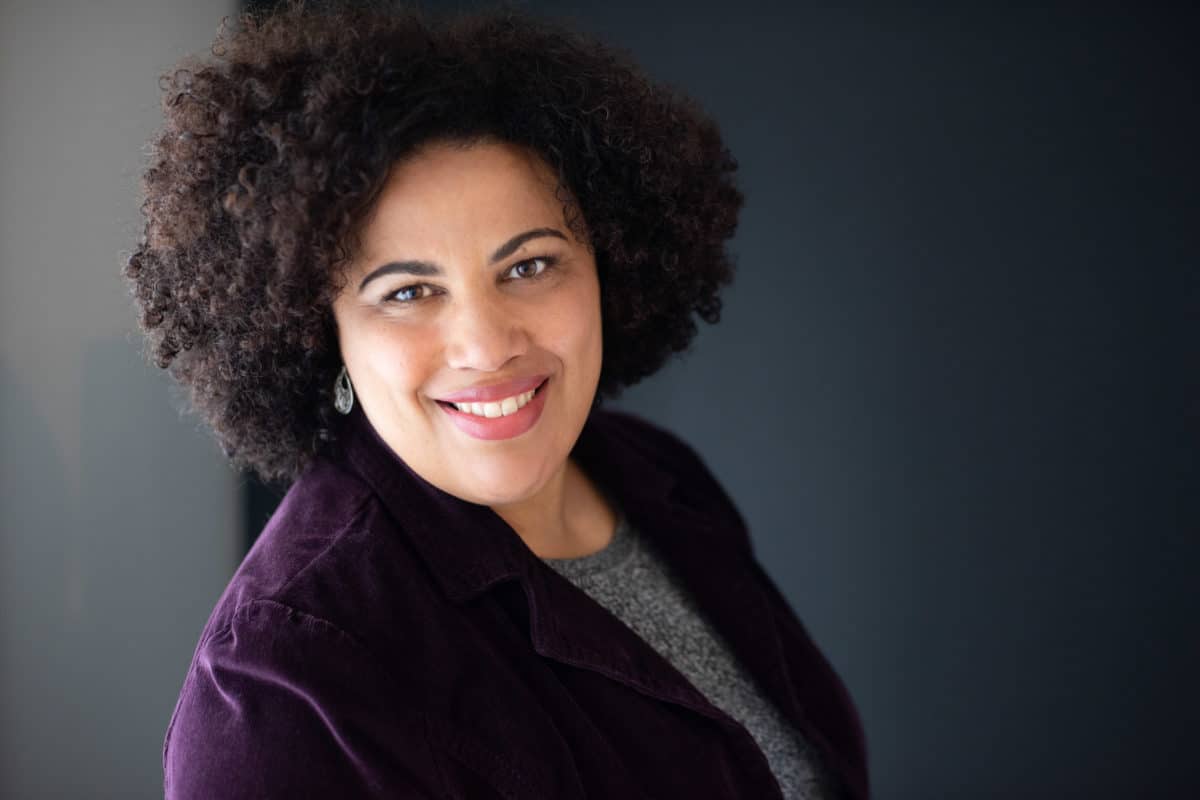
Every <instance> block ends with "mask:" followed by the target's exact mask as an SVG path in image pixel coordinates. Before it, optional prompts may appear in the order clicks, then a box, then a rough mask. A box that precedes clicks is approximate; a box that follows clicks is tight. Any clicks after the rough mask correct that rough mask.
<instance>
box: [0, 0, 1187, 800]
mask: <svg viewBox="0 0 1200 800" xmlns="http://www.w3.org/2000/svg"><path fill="white" fill-rule="evenodd" d="M426 5H427V6H428V7H430V8H437V7H439V6H438V5H437V4H434V3H426ZM527 5H528V6H529V7H531V8H534V9H537V10H540V11H542V12H545V13H552V14H559V15H566V16H568V17H569V18H571V19H573V20H574V21H575V23H576V24H578V25H579V26H580V27H583V28H585V29H588V30H591V31H593V32H595V33H598V34H600V35H602V36H604V37H606V38H608V39H609V40H611V41H613V42H614V43H616V44H618V45H621V46H624V47H627V48H629V49H630V50H632V52H633V53H634V55H635V57H636V58H637V59H638V60H639V61H641V62H642V63H643V64H644V65H645V66H646V68H647V69H648V70H649V71H650V72H651V73H652V74H654V75H655V76H657V77H659V78H661V79H663V80H668V81H671V82H674V83H675V84H677V85H679V86H681V87H682V88H684V89H685V90H686V91H688V92H690V93H692V94H694V95H695V96H696V97H698V98H699V99H700V100H701V101H702V103H703V104H704V105H705V106H706V107H707V108H708V110H709V111H710V112H711V113H712V114H713V115H714V116H715V117H716V118H717V119H718V120H719V122H720V123H721V126H722V129H723V131H724V133H725V136H726V138H727V139H728V141H729V144H730V146H731V147H732V149H733V151H734V153H735V154H736V155H737V157H738V158H739V160H740V162H741V165H742V170H741V176H742V184H743V187H744V189H745V191H746V194H747V198H748V203H747V207H746V209H745V212H744V215H743V222H742V226H741V229H740V231H739V234H738V236H737V238H736V239H735V240H734V242H733V243H732V249H733V251H734V252H735V254H736V255H737V257H738V262H739V271H738V278H737V281H736V284H735V285H734V287H733V288H732V290H731V291H730V292H729V294H728V295H727V303H726V311H725V316H724V319H723V320H722V322H721V323H720V324H719V325H718V326H715V327H712V328H707V327H704V328H702V332H701V335H700V337H699V338H698V340H697V342H696V344H695V347H694V348H693V350H692V352H691V353H690V354H689V355H688V356H687V357H686V358H682V359H679V360H677V361H675V362H674V363H673V364H672V365H671V366H670V367H669V368H668V369H666V370H665V371H664V372H663V373H661V374H660V375H657V376H655V377H654V378H652V379H651V380H649V381H647V382H646V383H645V384H644V385H642V386H640V387H637V388H636V389H634V390H633V391H631V392H630V393H629V394H628V395H627V396H626V398H625V399H624V401H623V402H622V405H624V406H625V407H627V408H630V409H632V410H634V411H637V412H639V413H642V414H644V415H645V416H647V417H649V418H651V419H653V420H655V421H657V422H659V423H661V424H663V425H666V426H667V427H669V428H671V429H672V430H674V431H676V432H677V433H679V434H680V435H681V436H683V437H684V438H685V439H687V440H688V441H690V442H691V443H693V444H694V445H695V446H696V448H697V449H698V450H699V451H700V452H701V453H702V454H703V455H704V457H705V459H706V460H707V462H708V464H709V466H710V467H711V468H712V470H713V471H714V472H715V473H716V474H717V475H718V477H719V478H720V479H721V480H722V482H723V483H724V484H725V485H726V487H727V488H728V489H729V491H730V493H731V494H732V495H733V497H734V498H735V500H736V501H737V503H738V505H739V506H740V508H741V509H742V511H743V512H744V514H745V516H746V517H747V519H748V521H749V522H750V525H751V528H752V533H753V536H754V542H755V546H756V549H757V551H758V554H759V557H760V559H761V560H762V561H763V563H764V564H765V566H766V567H767V569H768V570H769V571H770V573H771V574H772V575H773V576H774V577H775V579H776V580H777V582H778V583H779V585H780V587H781V589H782V590H783V591H784V593H785V594H786V595H787V597H788V598H789V599H790V601H791V602H792V604H793V606H794V607H795V609H796V611H797V613H798V614H799V615H800V617H801V618H802V619H803V620H804V621H805V623H806V624H807V625H808V626H809V628H810V630H811V632H812V633H813V635H814V637H815V638H816V640H817V641H818V643H819V644H820V645H821V646H822V648H823V649H824V650H825V652H826V653H827V654H828V655H829V657H830V659H831V660H832V661H833V663H834V665H835V666H836V667H837V669H838V671H839V672H840V674H841V675H842V676H843V678H844V679H845V681H846V683H847V684H848V686H849V688H850V690H851V692H852V693H853V695H854V698H855V700H856V701H857V703H858V706H859V708H860V709H861V711H862V715H863V718H864V721H865V723H866V728H867V737H868V746H869V749H870V757H871V769H872V779H873V782H874V786H875V790H876V792H875V796H876V797H878V798H884V799H885V800H890V799H892V798H928V797H955V798H958V797H961V798H978V797H991V796H996V797H1000V796H1005V797H1008V796H1018V797H1034V798H1042V797H1046V798H1050V797H1055V798H1058V797H1077V796H1078V797H1100V798H1107V797H1125V796H1134V797H1196V796H1200V788H1198V784H1200V776H1198V775H1197V772H1198V771H1200V769H1198V768H1197V766H1196V764H1197V759H1196V757H1195V755H1194V753H1195V751H1196V750H1197V746H1198V745H1200V733H1197V731H1200V698H1198V694H1200V692H1198V689H1197V685H1196V681H1197V678H1196V676H1197V675H1198V674H1200V643H1198V635H1197V634H1198V633H1200V631H1198V630H1197V628H1198V626H1197V623H1196V618H1197V611H1198V610H1200V609H1198V606H1200V597H1198V592H1197V588H1196V579H1195V577H1194V576H1195V573H1196V572H1197V568H1198V567H1200V539H1198V537H1197V533H1200V525H1198V524H1197V523H1198V522H1200V508H1198V507H1197V506H1198V505H1200V501H1198V493H1197V491H1196V488H1197V485H1198V479H1200V465H1198V464H1197V457H1196V452H1197V445H1200V415H1198V414H1197V407H1196V403H1197V399H1198V397H1200V394H1198V392H1197V390H1198V389H1200V386H1198V385H1197V383H1198V381H1197V376H1198V375H1200V371H1198V368H1200V348H1198V346H1197V337H1196V325H1195V320H1196V315H1197V312H1198V311H1200V286H1198V285H1197V283H1198V282H1197V278H1196V272H1195V268H1196V264H1197V257H1198V256H1200V247H1197V241H1196V234H1195V228H1196V225H1197V219H1198V215H1197V211H1198V210H1200V209H1198V208H1197V206H1198V205H1200V203H1198V199H1197V193H1196V190H1195V184H1196V179H1197V177H1198V172H1200V170H1198V169H1197V166H1198V165H1197V163H1196V161H1197V158H1196V154H1195V145H1194V142H1195V141H1196V140H1197V139H1200V120H1198V116H1200V115H1198V112H1197V98H1196V88H1195V84H1196V75H1197V73H1198V70H1197V63H1196V56H1195V55H1194V48H1193V47H1192V46H1190V42H1192V41H1193V40H1195V39H1197V33H1198V32H1200V31H1198V25H1197V22H1198V19H1197V14H1196V12H1193V11H1186V12H1185V11H1181V10H1177V9H1175V8H1174V6H1173V5H1172V6H1167V5H1165V4H1164V5H1163V6H1162V7H1159V8H1154V7H1147V6H1142V7H1140V8H1138V9H1136V10H1135V9H1131V8H1127V9H1121V8H1118V7H1112V6H1110V7H1106V8H1099V7H1097V6H1095V5H1084V4H1079V5H1078V6H1073V7H1072V6H1066V5H1061V4H1060V5H1057V6H1056V7H1054V8H1052V9H1048V10H1047V9H1043V10H1038V11H1032V10H1021V11H1013V10H1007V9H1006V10H1001V9H986V8H980V7H979V6H978V4H971V5H970V8H969V10H962V9H959V10H953V9H937V10H935V9H933V8H931V7H929V6H926V7H925V8H923V9H922V10H915V9H911V8H909V9H899V8H896V7H892V6H890V5H884V4H878V7H875V8H870V7H868V6H865V5H857V6H855V7H854V8H842V9H840V10H836V11H833V10H828V9H821V8H818V7H816V6H814V5H811V4H794V5H785V4H783V3H778V4H771V5H765V4H757V5H756V4H753V3H738V4H736V5H711V6H699V5H696V4H692V3H683V2H670V3H656V4H653V5H652V6H649V7H647V6H646V5H635V4H625V5H615V4H612V3H607V4H595V5H589V4H583V3H573V4H572V3H556V4H550V3H540V4H533V3H529V4H527ZM233 8H234V2H233V0H207V1H206V2H194V1H193V2H184V0H106V2H105V3H102V4H97V3H90V2H86V0H0V123H2V124H0V445H2V447H0V797H4V798H9V797H14V798H58V797H63V798H92V797H123V798H124V797H146V798H151V797H161V794H162V793H161V778H162V774H161V764H160V755H161V745H162V740H163V735H164V733H165V731H166V726H167V720H168V718H169V715H170V713H171V710H172V707H173V705H174V702H175V699H176V696H177V694H178V690H179V688H180V686H181V684H182V682H183V678H184V673H185V670H186V668H187V664H188V660H189V659H190V657H191V654H192V651H193V648H194V647H195V644H196V640H197V637H198V635H199V633H200V629H201V627H202V626H203V624H204V621H205V619H206V617H207V616H208V613H209V611H210V610H211V608H212V605H213V603H214V602H215V601H216V599H217V596H218V595H219V594H220V591H221V590H222V589H223V588H224V585H225V582H226V581H227V580H228V579H229V576H230V575H231V574H232V572H233V570H234V569H235V568H236V567H237V564H238V560H239V559H240V558H241V555H242V553H243V552H244V546H245V542H246V540H247V538H248V537H250V536H252V535H254V534H255V533H257V526H258V525H260V524H261V513H262V509H261V508H259V509H258V510H256V511H255V510H252V509H251V506H250V505H249V500H250V498H251V496H252V495H254V493H253V492H246V488H247V479H246V478H245V476H241V475H236V474H234V473H232V472H231V471H230V470H228V469H227V468H226V467H225V466H224V465H223V464H222V462H221V460H220V457H219V452H218V451H217V448H216V447H215V445H213V443H212V442H211V439H210V438H209V437H208V436H207V433H206V432H205V431H203V430H202V429H201V428H200V426H199V422H198V420H196V419H195V418H194V417H188V416H181V415H180V414H179V413H177V411H176V409H177V408H179V407H180V405H181V402H180V398H179V397H178V395H177V394H176V393H173V392H171V391H170V389H169V386H168V384H167V382H166V381H165V380H163V378H162V376H160V375H157V374H156V373H155V371H154V370H153V369H152V368H150V367H148V366H147V365H145V364H144V363H143V362H142V361H141V359H140V356H139V353H138V347H139V342H138V339H137V337H136V335H135V334H134V333H133V331H132V328H133V321H134V316H133V310H132V308H131V306H130V304H129V300H128V297H127V296H126V294H125V289H124V286H123V285H122V283H121V281H120V280H119V278H118V270H119V266H120V262H121V260H122V257H123V252H125V251H127V250H128V248H130V247H131V246H132V242H133V240H134V238H135V235H136V232H137V230H138V229H139V227H140V219H139V216H138V213H137V202H138V198H137V186H136V180H137V174H138V172H139V169H140V167H141V165H142V159H143V156H144V153H143V152H142V151H141V145H142V142H144V141H145V139H146V138H147V137H148V136H149V135H150V133H151V131H152V129H153V127H154V126H155V125H156V124H157V121H158V119H159V114H158V109H157V102H158V90H157V85H156V80H157V75H158V72H159V71H160V70H163V69H165V68H167V67H168V66H169V65H170V64H171V63H173V62H174V61H175V60H176V59H177V58H179V57H180V56H182V55H183V54H184V53H187V52H196V51H203V50H205V49H206V48H207V46H208V44H209V42H210V41H211V38H212V35H213V33H214V32H215V30H216V27H217V24H218V22H219V20H220V17H221V16H222V15H223V14H226V13H229V12H230V11H232V10H233ZM259 494H260V495H261V497H260V499H266V500H268V501H269V499H270V498H269V495H265V494H263V493H259ZM239 519H241V520H242V521H243V524H242V525H241V527H239V522H238V521H239ZM246 520H250V523H249V524H245V522H246Z"/></svg>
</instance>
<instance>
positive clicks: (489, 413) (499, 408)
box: [453, 389, 537, 419]
mask: <svg viewBox="0 0 1200 800" xmlns="http://www.w3.org/2000/svg"><path fill="white" fill-rule="evenodd" d="M535 391H537V390H536V389H534V390H531V391H528V392H526V393H525V394H517V395H513V396H512V397H506V398H504V399H503V400H500V401H499V402H496V403H453V406H454V407H455V408H457V409H458V410H459V411H463V412H465V413H467V414H474V415H475V416H477V417H488V418H489V419H494V418H495V417H507V416H508V415H509V414H515V413H516V412H517V409H520V408H523V407H524V406H525V404H526V403H528V402H529V401H530V400H532V399H533V393H534V392H535Z"/></svg>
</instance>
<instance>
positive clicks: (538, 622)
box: [163, 407, 868, 800]
mask: <svg viewBox="0 0 1200 800" xmlns="http://www.w3.org/2000/svg"><path fill="white" fill-rule="evenodd" d="M345 422H346V430H345V432H344V433H343V435H342V436H341V438H340V440H339V441H340V446H339V449H338V452H337V453H336V454H334V455H331V456H328V457H323V458H321V459H318V460H316V461H315V462H314V463H313V464H312V465H311V466H310V467H309V468H308V469H307V470H306V471H305V472H304V473H303V474H302V475H301V476H300V478H299V479H298V480H297V481H296V482H295V483H294V484H293V485H292V487H291V489H290V490H289V492H288V494H287V496H286V497H285V498H284V500H283V503H282V505H281V506H280V507H279V509H278V511H277V512H276V513H275V515H274V516H273V517H272V518H271V520H270V522H269V523H268V524H267V526H266V528H265V529H264V531H263V533H262V535H261V536H260V537H259V539H258V541H257V542H256V543H255V545H254V547H253V548H251V550H250V552H249V553H248V554H247V555H246V557H245V559H244V560H243V561H242V563H241V565H240V567H239V568H238V569H237V571H236V573H235V574H234V576H233V578H232V579H231V581H230V583H229V585H228V587H227V588H226V590H225V592H224V593H223V594H222V596H221V598H220V600H219V601H218V602H217V606H216V608H215V609H214V610H213V612H212V615H211V617H210V618H209V620H208V622H207V624H206V625H205V627H204V630H203V633H202V634H201V637H200V641H199V643H198V645H197V647H196V651H195V655H194V657H193V660H192V664H191V666H190V669H189V670H188V673H187V676H186V678H185V681H184V684H183V688H182V691H181V693H180V696H179V701H178V703H177V704H176V707H175V711H174V714H173V715H172V717H171V721H170V724H169V726H168V728H167V733H166V740H165V742H164V745H163V769H164V779H165V789H166V796H167V797H168V798H171V799H172V800H184V798H188V800H192V799H193V798H194V799H195V800H215V799H216V798H257V799H258V800H261V799H262V798H288V800H295V799H296V798H307V797H315V798H358V797H370V798H464V799H465V798H501V797H504V798H510V799H513V800H532V799H534V798H536V799H537V800H544V799H545V798H556V799H557V798H564V799H567V800H583V798H621V800H631V799H632V798H662V799H663V800H673V799H674V798H685V797H686V798H708V797H712V798H754V800H762V799H763V798H779V797H781V795H780V791H779V786H778V783H777V782H776V781H775V779H774V777H773V775H772V774H771V771H770V769H769V767H768V765H767V761H766V759H765V758H764V756H763V755H762V752H761V750H759V748H758V746H757V745H756V743H755V741H754V739H753V738H752V737H751V736H750V734H749V733H748V732H747V731H746V729H745V727H743V726H742V725H741V724H740V723H738V722H737V721H736V720H734V719H733V718H732V717H730V716H729V715H728V714H726V713H724V712H723V711H721V710H720V709H718V708H717V707H716V706H714V705H712V704H711V703H710V702H709V701H708V700H707V699H705V697H704V696H703V695H702V694H701V693H700V692H699V691H698V690H697V689H696V688H695V687H694V686H693V685H692V684H691V683H690V682H689V681H688V680H687V678H685V677H684V676H683V675H682V674H681V673H680V672H679V671H678V670H676V669H675V668H674V667H673V666H672V665H671V664H670V663H669V662H668V661H667V660H665V659H664V658H663V657H662V656H660V655H659V654H658V653H657V652H656V651H655V650H654V649H653V648H652V647H650V646H649V645H648V644H647V643H646V642H645V641H644V640H643V639H641V638H640V637H639V636H638V635H637V634H636V633H634V632H633V631H632V630H631V629H630V628H628V627H627V626H626V625H625V624H624V623H622V622H621V621H620V620H619V619H618V618H617V617H615V616H613V615H612V614H611V613H610V612H609V611H607V610H606V609H605V608H604V607H603V606H601V605H600V604H598V603H597V602H596V601H594V600H592V599H591V598H590V597H589V596H588V595H587V594H586V593H585V592H583V591H582V590H580V589H579V588H577V587H576V586H574V585H573V584H571V583H570V582H569V581H568V580H566V579H565V578H564V577H562V576H560V575H559V574H558V573H557V572H555V571H554V570H553V569H551V568H550V567H549V566H547V565H546V564H545V563H543V562H542V561H541V560H540V559H539V558H538V557H537V555H535V554H534V553H533V552H532V551H530V550H529V549H528V547H526V545H525V544H524V542H523V540H522V539H521V538H520V537H519V536H517V534H516V533H515V532H514V531H513V530H512V528H510V527H509V526H508V525H507V524H506V523H505V522H504V521H503V520H502V519H501V518H500V517H499V516H498V515H497V514H495V512H493V511H492V510H491V509H490V508H488V507H487V506H481V505H475V504H471V503H467V502H465V501H463V500H460V499H458V498H456V497H454V496H452V495H449V494H447V493H445V492H443V491H441V490H440V489H438V488H436V487H434V486H433V485H432V484H430V483H428V482H426V481H425V480H423V479H422V478H420V477H419V476H417V475H416V473H414V472H412V471H411V470H410V469H409V467H408V466H407V465H406V464H405V463H404V462H403V461H401V460H400V459H399V458H397V457H396V455H395V454H394V453H393V451H392V450H391V449H390V448H389V447H388V446H387V445H386V444H385V443H384V442H383V441H382V439H380V438H379V437H378V435H377V434H376V433H375V431H374V428H372V427H371V425H370V423H369V422H368V421H367V420H366V417H365V416H363V414H362V412H361V410H360V409H359V408H358V407H356V408H355V409H354V411H353V412H352V413H351V415H350V416H349V417H347V418H346V420H345ZM573 454H574V456H575V458H576V459H577V460H578V463H579V464H580V465H581V466H582V467H583V468H584V470H585V471H586V472H587V473H588V474H589V475H590V476H591V477H592V478H593V479H594V480H596V481H597V482H598V483H600V484H601V485H602V486H604V487H605V488H606V489H607V490H608V491H610V492H611V493H612V494H613V495H615V497H616V498H617V500H618V501H619V502H620V504H621V506H622V508H623V510H624V512H625V514H626V515H627V516H628V518H629V520H630V522H631V524H632V525H633V526H634V527H635V528H636V529H637V530H638V531H639V533H641V534H642V535H644V536H646V537H649V538H650V539H651V540H652V541H653V543H654V545H655V546H656V548H657V549H658V550H659V552H661V553H662V554H663V556H664V557H665V558H666V559H667V560H668V562H669V563H670V565H671V566H672V567H673V568H674V570H675V571H676V572H677V574H678V575H679V576H680V578H681V579H682V580H683V581H684V583H685V586H686V587H687V588H688V589H689V590H690V591H691V592H692V593H693V594H694V596H695V597H696V600H697V602H698V603H699V605H700V607H701V608H702V610H703V612H704V613H705V614H706V615H707V616H708V618H709V619H710V621H711V622H712V624H713V625H714V626H715V627H716V628H717V630H718V631H719V632H720V633H721V634H722V635H723V636H724V637H725V638H726V639H727V640H728V642H729V643H730V646H731V647H732V648H733V650H734V652H735V653H736V655H737V656H738V657H739V659H740V660H741V661H742V663H743V664H744V665H745V666H746V668H747V669H748V670H749V671H750V673H751V674H752V675H753V677H754V678H755V680H756V681H757V682H758V683H759V685H760V686H761V687H762V688H763V690H764V691H765V692H766V693H767V695H768V696H769V697H770V699H771V700H772V701H773V702H774V703H776V704H777V705H778V707H779V708H780V709H781V710H782V712H783V713H784V715H785V716H786V717H787V719H789V720H790V721H791V722H792V723H794V724H795V725H796V726H797V728H798V729H799V730H800V731H801V732H802V733H803V735H804V736H805V737H807V739H808V740H809V741H810V742H812V743H813V744H814V745H815V747H816V751H817V753H818V754H819V756H820V757H821V758H822V759H823V762H824V764H825V765H826V767H827V769H828V771H829V772H830V773H832V775H833V777H834V779H835V780H838V781H840V782H841V784H842V792H843V795H844V796H845V797H846V798H850V800H865V798H867V796H868V784H867V768H866V752H865V744H864V738H863V732H862V727H861V724H860V722H859V718H858V715H857V712H856V710H855V708H854V705H853V703H852V701H851V699H850V697H849V695H848V694H847V692H846V690H845V688H844V687H843V685H842V683H841V681H840V680H839V679H838V677H837V676H836V675H835V673H834V672H833V670H832V669H831V667H830V665H829V663H828V662H827V661H826V659H825V658H824V657H823V656H822V654H821V652H820V651H819V650H818V648H817V647H816V646H815V645H814V643H813V642H812V640H811V639H810V638H809V636H808V635H807V633H806V632H805V629H804V626H803V625H802V624H801V622H800V621H799V619H797V617H796V616H795V614H794V613H793V612H792V610H791V609H790V607H789V605H788V603H787V601H786V600H785V599H784V597H783V595H782V594H781V593H780V592H779V590H778V589H777V588H776V586H775V585H774V584H773V583H772V582H771V579H770V578H769V577H768V575H767V574H766V572H765V571H764V570H763V569H762V566H761V565H760V564H759V563H758V561H757V560H756V558H755V556H754V554H753V550H752V547H751V541H750V538H749V536H748V533H747V529H746V525H745V524H744V521H743V519H742V517H741V515H740V513H739V512H738V510H737V509H736V507H735V506H734V504H733V503H732V502H731V501H730V499H729V497H728V496H727V494H726V493H725V492H724V491H723V490H722V488H721V487H720V486H719V485H718V483H717V481H716V480H715V478H714V477H713V476H712V474H711V473H710V472H709V471H708V469H707V468H706V467H705V466H704V464H703V462H702V461H701V459H700V458H699V457H698V456H697V454H696V453H695V452H694V451H693V450H692V449H691V448H690V447H689V446H688V445H686V444H685V443H683V442H682V441H681V440H680V439H678V438H677V437H675V436H674V435H673V434H671V433H668V432H667V431H666V430H664V429H662V428H660V427H657V426H654V425H652V424H650V423H649V422H647V421H645V420H642V419H640V418H638V417H636V416H634V415H631V414H628V413H625V412H618V411H612V410H605V409H601V408H597V409H594V410H593V411H592V412H591V414H590V416H589V418H588V420H587V423H586V425H585V427H584V429H583V432H582V433H581V434H580V437H579V440H578V441H577V442H576V445H575V449H574V451H573Z"/></svg>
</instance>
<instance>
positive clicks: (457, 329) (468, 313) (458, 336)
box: [444, 300, 529, 372]
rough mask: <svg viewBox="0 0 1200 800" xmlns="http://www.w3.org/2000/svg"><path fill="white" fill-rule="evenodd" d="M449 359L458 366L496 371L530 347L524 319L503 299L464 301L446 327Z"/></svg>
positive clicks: (448, 360)
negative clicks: (510, 308)
mask: <svg viewBox="0 0 1200 800" xmlns="http://www.w3.org/2000/svg"><path fill="white" fill-rule="evenodd" d="M444 336H445V337H446V342H445V353H446V362H447V364H448V365H449V366H450V367H453V368H455V369H473V370H478V371H480V372H493V371H495V370H498V369H501V368H502V367H503V366H504V365H505V364H506V363H508V362H509V361H510V360H512V358H514V357H515V356H519V355H523V354H524V353H525V352H526V351H527V350H528V348H529V335H528V331H527V330H526V328H525V323H524V321H523V320H522V319H521V318H519V317H518V316H516V315H514V314H513V313H512V312H511V310H509V309H507V308H505V307H504V305H503V304H502V303H498V302H494V301H488V300H477V301H475V302H471V303H463V304H462V305H460V306H459V307H458V308H457V310H456V311H455V312H454V313H453V314H452V315H451V317H450V319H449V320H448V321H447V327H446V328H445V330H444Z"/></svg>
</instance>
